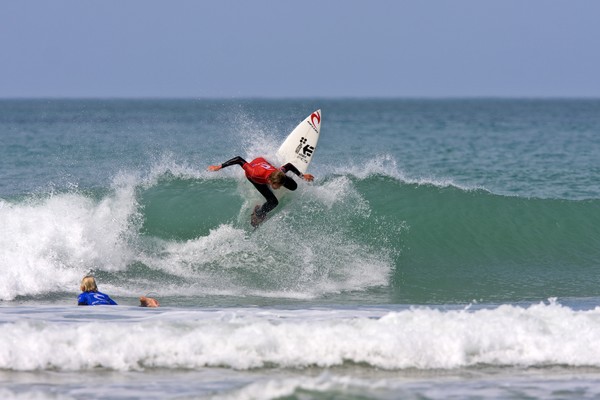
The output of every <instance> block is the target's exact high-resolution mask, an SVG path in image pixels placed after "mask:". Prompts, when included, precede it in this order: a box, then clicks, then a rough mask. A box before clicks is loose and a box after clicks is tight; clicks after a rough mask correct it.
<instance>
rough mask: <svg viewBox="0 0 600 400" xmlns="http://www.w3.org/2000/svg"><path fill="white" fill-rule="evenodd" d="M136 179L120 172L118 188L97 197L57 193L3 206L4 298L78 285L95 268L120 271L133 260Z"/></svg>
mask: <svg viewBox="0 0 600 400" xmlns="http://www.w3.org/2000/svg"><path fill="white" fill-rule="evenodd" d="M133 187H134V186H133V184H132V183H131V182H129V181H128V180H127V178H125V177H123V176H120V177H118V178H117V179H116V180H115V189H114V193H113V194H112V195H110V196H107V197H105V198H103V199H102V200H100V201H94V200H92V199H90V198H89V197H86V196H84V195H82V194H79V193H64V194H54V195H51V196H50V197H47V198H43V199H37V200H36V199H32V200H29V201H26V202H22V203H17V204H14V203H6V202H5V203H4V204H3V207H1V208H0V227H1V229H2V231H3V232H2V235H0V299H3V300H11V299H14V298H15V297H16V296H19V295H35V294H40V293H47V292H52V291H57V290H67V291H68V290H75V291H76V290H78V287H77V286H78V284H79V282H80V280H81V278H82V276H83V275H84V274H85V273H87V272H88V271H89V270H90V269H94V268H101V269H103V270H109V271H110V270H118V269H122V268H124V267H125V266H126V265H127V263H128V261H129V260H130V259H131V256H132V254H131V250H130V249H129V248H128V246H127V245H126V241H127V237H126V236H127V232H128V228H129V226H130V224H131V223H132V219H135V216H136V203H135V200H134V189H133Z"/></svg>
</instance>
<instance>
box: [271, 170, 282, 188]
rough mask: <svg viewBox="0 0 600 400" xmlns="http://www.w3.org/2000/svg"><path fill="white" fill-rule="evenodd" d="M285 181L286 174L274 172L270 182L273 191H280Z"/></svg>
mask: <svg viewBox="0 0 600 400" xmlns="http://www.w3.org/2000/svg"><path fill="white" fill-rule="evenodd" d="M284 181H285V174H284V173H283V172H282V171H273V172H272V173H271V175H269V179H268V182H269V184H270V185H271V187H272V188H273V189H279V188H280V187H281V186H282V185H283V182H284Z"/></svg>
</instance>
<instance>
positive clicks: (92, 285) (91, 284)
mask: <svg viewBox="0 0 600 400" xmlns="http://www.w3.org/2000/svg"><path fill="white" fill-rule="evenodd" d="M81 291H82V292H97V291H98V286H97V285H96V280H95V279H94V277H93V276H91V275H88V276H86V277H84V278H83V279H82V280H81Z"/></svg>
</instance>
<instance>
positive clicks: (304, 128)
mask: <svg viewBox="0 0 600 400" xmlns="http://www.w3.org/2000/svg"><path fill="white" fill-rule="evenodd" d="M320 133H321V110H317V111H315V112H313V113H312V114H310V115H309V116H308V117H306V118H305V119H304V121H302V122H300V123H299V124H298V126H296V127H295V128H294V130H293V131H292V132H291V133H290V134H289V135H288V136H287V138H286V139H285V140H284V141H283V143H282V144H281V146H279V150H277V158H278V161H279V163H280V165H285V164H287V163H292V164H294V166H295V167H296V168H298V171H300V172H301V173H303V174H304V173H306V170H307V169H308V166H309V165H310V162H311V161H312V158H313V155H314V154H315V150H316V149H317V142H318V141H319V134H320Z"/></svg>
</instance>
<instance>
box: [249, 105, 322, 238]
mask: <svg viewBox="0 0 600 400" xmlns="http://www.w3.org/2000/svg"><path fill="white" fill-rule="evenodd" d="M320 133H321V110H317V111H315V112H313V113H312V114H310V115H309V116H308V117H306V118H304V120H303V121H302V122H300V123H299V124H298V126H296V127H295V128H294V130H293V131H292V132H291V133H290V134H289V135H288V136H287V137H286V138H285V140H284V141H283V143H282V144H281V146H279V149H278V150H277V154H276V156H277V161H278V163H279V165H285V164H287V163H292V164H294V166H295V167H296V168H298V171H300V172H301V173H302V174H305V173H306V170H307V169H308V166H309V164H310V162H311V161H312V158H313V155H314V154H315V150H316V148H317V142H318V141H319V134H320ZM286 192H288V191H287V190H285V189H284V188H280V190H275V196H277V198H278V199H281V198H282V197H283V196H284V195H285V193H286ZM258 207H260V206H258V205H257V206H256V207H255V208H254V212H253V213H252V215H251V217H250V224H251V225H252V226H253V227H254V228H255V229H256V228H257V227H258V226H259V225H260V224H261V223H263V222H264V221H265V219H258V217H257V216H256V210H257V209H258Z"/></svg>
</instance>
